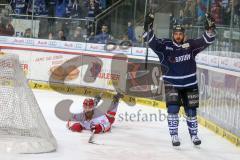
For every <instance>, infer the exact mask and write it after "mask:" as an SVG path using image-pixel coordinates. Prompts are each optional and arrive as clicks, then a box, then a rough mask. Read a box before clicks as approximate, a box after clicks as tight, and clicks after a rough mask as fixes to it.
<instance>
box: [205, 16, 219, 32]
mask: <svg viewBox="0 0 240 160" xmlns="http://www.w3.org/2000/svg"><path fill="white" fill-rule="evenodd" d="M205 16H206V20H205V29H206V30H210V29H212V30H214V29H216V25H215V19H214V18H213V17H212V16H211V15H210V14H208V13H207V14H206V15H205Z"/></svg>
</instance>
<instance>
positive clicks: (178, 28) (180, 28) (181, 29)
mask: <svg viewBox="0 0 240 160" xmlns="http://www.w3.org/2000/svg"><path fill="white" fill-rule="evenodd" d="M174 32H183V33H184V32H185V29H184V27H183V26H181V25H180V24H177V25H174V26H173V33H174Z"/></svg>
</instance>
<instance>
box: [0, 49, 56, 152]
mask: <svg viewBox="0 0 240 160" xmlns="http://www.w3.org/2000/svg"><path fill="white" fill-rule="evenodd" d="M56 147H57V143H56V140H55V138H54V136H53V135H52V133H51V131H50V129H49V127H48V125H47V123H46V121H45V119H44V117H43V115H42V112H41V110H40V108H39V105H38V103H37V101H36V99H35V97H34V94H33V92H32V90H31V89H30V87H29V86H28V83H27V79H26V77H25V75H24V73H23V70H22V69H21V67H20V63H19V59H18V56H17V55H13V54H4V53H2V52H0V152H10V153H44V152H51V151H55V150H56Z"/></svg>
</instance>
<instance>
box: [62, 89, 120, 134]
mask: <svg viewBox="0 0 240 160" xmlns="http://www.w3.org/2000/svg"><path fill="white" fill-rule="evenodd" d="M120 98H123V95H122V94H121V93H117V94H116V95H114V96H113V99H112V102H111V106H110V107H109V109H108V111H107V113H103V112H102V111H101V110H100V109H98V108H96V106H97V104H98V103H99V102H100V100H101V96H96V97H95V98H94V99H93V98H86V99H85V100H84V101H83V112H82V113H79V114H74V115H72V117H71V118H70V120H69V121H68V123H67V127H68V129H69V130H71V131H73V132H81V131H82V130H91V131H92V132H94V133H95V134H98V133H105V132H108V131H110V129H111V127H112V124H113V123H114V121H115V115H116V112H117V109H118V104H119V99H120Z"/></svg>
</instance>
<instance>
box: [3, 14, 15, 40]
mask: <svg viewBox="0 0 240 160" xmlns="http://www.w3.org/2000/svg"><path fill="white" fill-rule="evenodd" d="M14 33H15V30H14V28H13V25H12V24H11V21H10V20H8V19H6V18H4V17H0V35H1V36H13V35H14Z"/></svg>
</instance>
